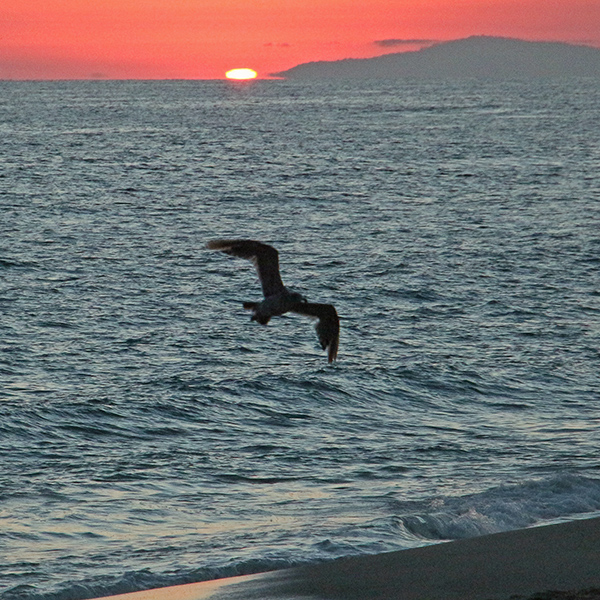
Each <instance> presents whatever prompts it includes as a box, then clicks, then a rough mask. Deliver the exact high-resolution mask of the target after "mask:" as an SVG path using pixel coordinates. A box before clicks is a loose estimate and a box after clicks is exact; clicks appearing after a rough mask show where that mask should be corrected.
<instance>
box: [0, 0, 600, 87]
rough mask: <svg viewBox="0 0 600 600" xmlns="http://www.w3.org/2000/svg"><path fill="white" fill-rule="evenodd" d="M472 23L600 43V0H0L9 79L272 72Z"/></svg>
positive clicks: (463, 30) (0, 69) (451, 33)
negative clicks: (245, 69)
mask: <svg viewBox="0 0 600 600" xmlns="http://www.w3.org/2000/svg"><path fill="white" fill-rule="evenodd" d="M469 35H498V36H508V37H518V38H522V39H527V40H552V41H565V42H572V43H578V44H588V45H592V46H596V47H600V0H360V1H359V0H1V2H0V79H89V78H112V79H173V78H176V79H215V78H218V79H221V78H223V77H224V75H225V72H226V71H227V70H229V69H233V68H236V67H248V68H251V69H255V70H256V71H257V72H258V76H259V77H263V78H264V77H268V75H269V73H271V72H274V71H280V70H284V69H288V68H291V67H293V66H295V65H297V64H299V63H303V62H308V61H313V60H335V59H341V58H349V57H352V58H364V57H371V56H377V55H380V54H386V53H389V52H399V51H404V50H415V49H417V48H419V47H421V46H422V45H424V44H427V43H430V42H434V41H443V40H451V39H457V38H462V37H467V36H469Z"/></svg>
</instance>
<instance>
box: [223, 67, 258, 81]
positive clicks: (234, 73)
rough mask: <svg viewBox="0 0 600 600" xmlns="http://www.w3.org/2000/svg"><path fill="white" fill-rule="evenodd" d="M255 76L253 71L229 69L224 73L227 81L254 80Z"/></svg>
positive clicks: (255, 73)
mask: <svg viewBox="0 0 600 600" xmlns="http://www.w3.org/2000/svg"><path fill="white" fill-rule="evenodd" d="M257 75H258V73H257V72H256V71H254V70H253V69H231V71H227V73H225V77H227V79H254V78H255V77H256V76H257Z"/></svg>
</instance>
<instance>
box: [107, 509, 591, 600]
mask: <svg viewBox="0 0 600 600" xmlns="http://www.w3.org/2000/svg"><path fill="white" fill-rule="evenodd" d="M517 598H518V599H519V600H521V599H528V600H529V599H531V600H594V599H597V598H600V518H594V519H582V520H578V521H571V522H569V523H561V524H558V525H546V526H541V527H534V528H530V529H522V530H518V531H510V532H505V533H498V534H493V535H487V536H482V537H477V538H471V539H466V540H459V541H455V542H449V543H443V544H436V545H432V546H425V547H422V548H416V549H412V550H402V551H398V552H391V553H385V554H380V555H374V556H361V557H352V558H346V559H340V560H336V561H332V562H329V563H322V564H318V565H311V566H306V567H300V568H296V569H286V570H282V571H274V572H271V573H264V574H258V575H251V576H247V577H234V578H229V579H221V580H217V581H209V582H203V583H196V584H188V585H181V586H174V587H170V588H164V589H160V590H150V591H146V592H135V593H132V594H123V595H119V596H112V597H111V599H112V600H205V599H209V600H253V599H254V600H267V599H278V600H283V599H288V600H309V599H310V600H317V599H319V600H338V599H339V600H509V599H513V600H516V599H517Z"/></svg>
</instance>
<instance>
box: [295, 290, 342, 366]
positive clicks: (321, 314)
mask: <svg viewBox="0 0 600 600" xmlns="http://www.w3.org/2000/svg"><path fill="white" fill-rule="evenodd" d="M291 311H292V312H295V313H298V314H299V315H307V316H309V317H317V319H319V321H318V323H317V326H316V330H317V335H318V336H319V342H321V347H322V348H323V350H327V351H328V353H327V358H328V360H329V362H333V361H334V360H335V358H336V356H337V352H338V346H339V343H340V319H339V317H338V314H337V311H336V310H335V307H334V306H333V305H332V304H316V303H314V302H298V304H295V305H294V308H292V309H291Z"/></svg>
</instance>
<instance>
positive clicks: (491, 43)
mask: <svg viewBox="0 0 600 600" xmlns="http://www.w3.org/2000/svg"><path fill="white" fill-rule="evenodd" d="M272 76H273V77H282V78H285V79H293V80H312V79H400V78H404V77H407V78H417V79H434V78H435V79H440V78H446V79H450V78H466V77H476V78H488V79H507V78H523V77H527V78H536V77H542V78H543V77H567V76H569V77H570V76H578V77H600V49H598V48H593V47H590V46H580V45H574V44H567V43H564V42H529V41H525V40H519V39H514V38H504V37H490V36H472V37H468V38H464V39H460V40H454V41H450V42H440V43H437V44H434V45H433V46H429V47H427V48H423V49H421V50H417V51H415V52H396V53H393V54H385V55H383V56H378V57H375V58H361V59H357V58H348V59H344V60H336V61H319V62H309V63H303V64H300V65H297V66H295V67H293V68H291V69H288V70H287V71H280V72H279V73H272Z"/></svg>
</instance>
